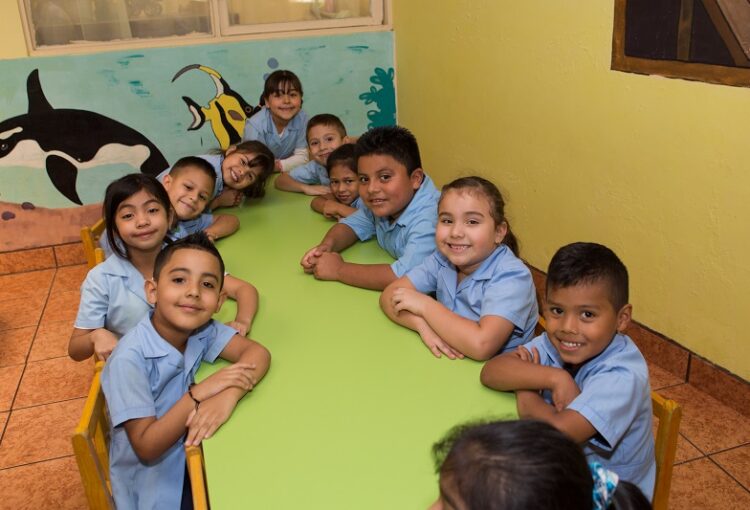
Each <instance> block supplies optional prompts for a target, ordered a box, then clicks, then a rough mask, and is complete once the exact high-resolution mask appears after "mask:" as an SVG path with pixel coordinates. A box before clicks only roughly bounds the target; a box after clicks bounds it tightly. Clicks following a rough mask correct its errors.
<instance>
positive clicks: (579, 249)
mask: <svg viewBox="0 0 750 510" xmlns="http://www.w3.org/2000/svg"><path fill="white" fill-rule="evenodd" d="M598 282H604V283H605V284H606V285H608V286H609V300H610V303H611V304H612V307H614V309H615V311H619V310H620V309H622V307H623V306H625V305H626V304H628V270H627V268H626V267H625V264H623V263H622V261H621V260H620V259H619V258H618V257H617V255H615V253H614V252H613V251H612V250H610V249H609V248H607V247H606V246H603V245H601V244H596V243H572V244H568V245H566V246H563V247H562V248H560V249H559V250H557V253H555V255H554V256H553V257H552V260H551V261H550V263H549V268H548V270H547V288H546V292H547V293H549V291H550V289H558V288H566V287H572V286H574V285H582V284H583V285H585V284H592V283H598Z"/></svg>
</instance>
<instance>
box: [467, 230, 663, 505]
mask: <svg viewBox="0 0 750 510" xmlns="http://www.w3.org/2000/svg"><path fill="white" fill-rule="evenodd" d="M631 313H632V306H631V305H629V304H628V273H627V269H626V268H625V266H624V265H623V263H622V262H621V261H620V259H619V258H617V256H616V255H615V254H614V253H613V252H612V251H611V250H610V249H609V248H607V247H605V246H602V245H599V244H594V243H574V244H570V245H567V246H564V247H562V248H560V249H559V250H558V251H557V253H556V254H555V256H554V257H552V261H551V262H550V265H549V271H548V275H547V288H546V303H545V309H544V317H545V319H546V321H547V328H546V329H547V331H546V333H544V334H542V335H541V336H538V337H537V338H535V339H534V340H532V341H531V342H529V343H528V344H526V345H524V346H521V347H519V348H518V350H517V351H516V352H510V353H505V354H502V355H500V356H497V357H496V358H494V359H492V360H491V361H489V362H488V363H487V364H486V365H485V366H484V368H483V369H482V375H481V379H482V383H483V384H484V385H486V386H489V387H490V388H494V389H496V390H502V391H511V390H515V391H516V398H517V406H518V415H519V417H521V418H535V419H539V420H543V421H546V422H548V423H550V424H551V425H553V426H555V427H557V428H558V429H559V430H560V431H561V432H563V433H565V434H567V435H568V436H570V437H571V438H572V439H573V440H574V441H576V442H577V443H580V444H581V445H582V446H583V448H584V452H585V453H586V455H587V456H588V457H589V461H590V462H591V461H596V462H600V463H601V464H602V465H604V466H605V467H607V468H608V469H611V470H612V471H614V472H616V473H617V474H618V475H619V476H620V477H621V478H622V479H623V480H627V481H629V482H632V483H634V484H635V485H637V486H638V487H639V488H640V489H641V491H643V493H644V494H645V495H646V496H647V497H648V498H649V500H650V499H651V498H652V497H653V491H654V480H655V476H656V464H655V460H654V439H653V435H652V430H651V421H652V418H651V391H650V388H649V382H648V368H647V366H646V362H645V360H644V359H643V356H642V355H641V353H640V352H639V351H638V348H637V347H636V346H635V344H634V343H633V341H632V340H631V339H630V338H629V337H628V336H626V335H624V334H623V333H622V331H624V330H625V329H626V328H627V326H628V324H629V322H630V317H631ZM540 391H541V392H542V393H541V395H540Z"/></svg>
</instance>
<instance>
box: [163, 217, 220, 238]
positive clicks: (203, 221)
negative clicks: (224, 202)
mask: <svg viewBox="0 0 750 510" xmlns="http://www.w3.org/2000/svg"><path fill="white" fill-rule="evenodd" d="M213 222H214V215H213V214H201V215H200V216H198V217H197V218H195V219H192V220H185V221H178V222H177V225H175V226H174V228H172V229H171V230H170V231H169V233H168V234H167V237H169V238H170V239H171V240H172V241H177V240H179V239H182V238H183V237H187V236H189V235H190V234H195V233H196V232H202V231H204V230H206V229H207V228H208V227H210V226H211V225H212V224H213Z"/></svg>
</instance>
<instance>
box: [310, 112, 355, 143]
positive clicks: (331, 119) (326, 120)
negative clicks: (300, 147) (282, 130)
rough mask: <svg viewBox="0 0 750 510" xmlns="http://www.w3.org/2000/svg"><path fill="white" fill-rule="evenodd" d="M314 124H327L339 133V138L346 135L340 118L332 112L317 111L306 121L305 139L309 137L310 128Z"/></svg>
mask: <svg viewBox="0 0 750 510" xmlns="http://www.w3.org/2000/svg"><path fill="white" fill-rule="evenodd" d="M315 126H329V127H332V128H334V129H336V131H338V132H339V134H340V135H341V138H343V137H345V136H346V126H344V123H343V122H341V119H339V118H338V117H336V116H335V115H334V114H332V113H319V114H318V115H315V116H313V117H312V118H311V119H310V120H308V121H307V130H306V131H305V139H306V140H309V139H310V130H311V129H312V128H314V127H315ZM308 143H309V141H308Z"/></svg>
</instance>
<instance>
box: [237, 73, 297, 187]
mask: <svg viewBox="0 0 750 510" xmlns="http://www.w3.org/2000/svg"><path fill="white" fill-rule="evenodd" d="M261 99H262V101H263V103H264V106H263V108H262V109H261V110H260V111H259V112H258V113H256V114H255V115H253V116H252V117H250V118H249V119H247V121H245V132H244V134H243V136H242V139H243V140H260V141H261V142H263V143H264V144H266V145H267V146H268V147H269V148H270V149H271V152H273V154H274V156H275V157H276V162H275V170H276V171H277V172H288V171H289V170H291V169H292V168H294V167H296V166H299V165H301V164H303V163H306V162H307V159H308V157H307V140H306V139H305V130H306V128H307V114H306V113H305V112H304V111H303V110H302V83H301V82H300V81H299V78H297V75H295V74H294V73H293V72H291V71H284V70H278V71H274V72H272V73H271V74H270V75H268V78H266V83H265V85H264V87H263V96H262V98H261Z"/></svg>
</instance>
